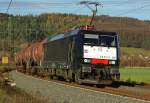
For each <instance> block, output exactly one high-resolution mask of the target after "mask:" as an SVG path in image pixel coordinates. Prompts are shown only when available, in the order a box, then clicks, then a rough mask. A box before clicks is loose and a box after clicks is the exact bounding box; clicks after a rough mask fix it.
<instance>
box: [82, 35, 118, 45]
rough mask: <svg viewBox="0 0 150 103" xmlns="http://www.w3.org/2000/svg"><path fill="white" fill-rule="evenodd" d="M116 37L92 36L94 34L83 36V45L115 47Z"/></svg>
mask: <svg viewBox="0 0 150 103" xmlns="http://www.w3.org/2000/svg"><path fill="white" fill-rule="evenodd" d="M116 40H117V39H116V36H110V35H94V34H85V35H84V44H86V45H100V46H107V47H115V46H116V44H117V43H116Z"/></svg>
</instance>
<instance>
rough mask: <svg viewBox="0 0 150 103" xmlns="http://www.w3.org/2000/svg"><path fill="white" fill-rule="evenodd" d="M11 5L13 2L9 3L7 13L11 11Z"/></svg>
mask: <svg viewBox="0 0 150 103" xmlns="http://www.w3.org/2000/svg"><path fill="white" fill-rule="evenodd" d="M11 4H12V0H10V2H9V5H8V8H7V10H6V12H7V13H8V11H9V9H10V6H11Z"/></svg>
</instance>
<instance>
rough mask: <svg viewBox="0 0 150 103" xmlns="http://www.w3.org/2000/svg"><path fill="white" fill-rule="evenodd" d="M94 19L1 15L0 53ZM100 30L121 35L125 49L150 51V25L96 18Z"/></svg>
mask: <svg viewBox="0 0 150 103" xmlns="http://www.w3.org/2000/svg"><path fill="white" fill-rule="evenodd" d="M90 19H91V17H90V16H86V15H74V14H58V13H51V14H46V13H45V14H41V15H24V16H22V15H8V14H3V13H0V38H1V41H0V51H1V50H3V49H5V50H6V51H11V50H12V48H14V47H15V48H16V49H17V48H19V46H20V44H24V43H32V42H34V41H36V40H38V39H42V38H45V37H47V36H49V35H53V34H56V33H58V32H62V31H65V30H67V29H69V28H74V27H78V26H81V25H88V24H89V22H90ZM93 24H94V25H96V28H97V29H98V30H103V31H114V32H117V33H118V34H119V37H120V45H121V46H122V47H135V48H144V49H150V22H149V21H142V20H138V19H134V18H128V17H110V16H107V15H102V16H97V17H96V18H95V19H94V22H93Z"/></svg>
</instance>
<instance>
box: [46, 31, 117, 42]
mask: <svg viewBox="0 0 150 103" xmlns="http://www.w3.org/2000/svg"><path fill="white" fill-rule="evenodd" d="M79 32H83V33H94V34H103V35H104V34H105V35H111V36H114V35H117V34H116V33H115V32H106V31H96V30H80V29H76V30H72V31H69V32H65V33H60V34H55V35H52V36H50V37H48V39H47V41H46V42H51V41H55V40H59V39H62V38H66V37H69V36H73V35H79V34H80V33H79ZM94 34H93V35H94ZM46 42H45V43H46Z"/></svg>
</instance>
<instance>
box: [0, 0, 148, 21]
mask: <svg viewBox="0 0 150 103" xmlns="http://www.w3.org/2000/svg"><path fill="white" fill-rule="evenodd" d="M12 1H13V2H12V5H11V7H10V9H9V13H11V14H14V15H16V14H21V15H26V14H34V15H38V14H41V13H53V12H55V13H56V12H60V13H75V14H85V15H91V12H90V10H89V9H88V8H87V7H85V6H84V5H79V2H80V1H81V0H12ZM90 1H97V2H101V3H102V4H103V7H99V8H98V15H110V16H123V17H124V16H126V17H134V18H138V19H142V20H150V0H90ZM9 2H10V0H0V12H1V13H5V12H6V9H7V8H8V5H9Z"/></svg>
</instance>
